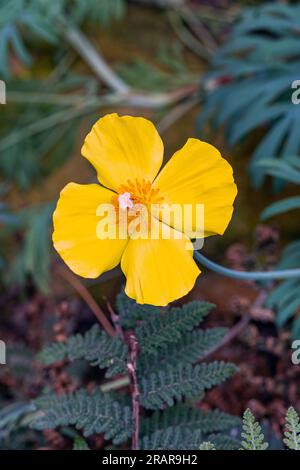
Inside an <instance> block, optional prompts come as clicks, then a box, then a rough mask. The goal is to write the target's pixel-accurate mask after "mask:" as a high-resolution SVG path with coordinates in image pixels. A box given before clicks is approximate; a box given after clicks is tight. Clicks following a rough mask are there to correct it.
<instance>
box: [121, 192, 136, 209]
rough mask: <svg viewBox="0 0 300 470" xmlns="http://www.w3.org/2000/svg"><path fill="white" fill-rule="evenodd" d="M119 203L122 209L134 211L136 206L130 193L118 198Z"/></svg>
mask: <svg viewBox="0 0 300 470" xmlns="http://www.w3.org/2000/svg"><path fill="white" fill-rule="evenodd" d="M118 203H119V207H120V208H121V209H132V208H133V204H134V203H133V201H132V199H131V194H130V193H129V192H128V191H126V192H125V193H123V194H120V195H119V196H118Z"/></svg>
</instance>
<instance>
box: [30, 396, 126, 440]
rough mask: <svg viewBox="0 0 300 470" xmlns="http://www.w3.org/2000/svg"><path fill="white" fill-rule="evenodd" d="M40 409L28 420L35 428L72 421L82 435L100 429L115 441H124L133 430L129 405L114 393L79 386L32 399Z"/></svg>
mask: <svg viewBox="0 0 300 470" xmlns="http://www.w3.org/2000/svg"><path fill="white" fill-rule="evenodd" d="M34 403H35V406H36V409H37V410H39V411H40V412H39V413H38V416H37V418H36V419H35V420H34V421H33V422H32V423H31V427H32V428H34V429H38V430H41V429H53V428H56V427H58V426H69V425H74V426H75V427H76V428H77V429H82V430H83V434H84V436H85V437H88V436H90V435H92V434H95V433H96V434H98V433H103V434H104V437H105V438H106V439H108V440H110V439H112V441H113V443H114V444H120V443H122V442H126V441H127V439H128V438H129V437H130V436H131V433H132V420H131V408H130V407H128V406H122V405H121V404H120V403H119V402H118V401H117V400H116V399H115V398H114V396H112V395H110V394H107V393H106V394H105V393H102V392H101V391H99V390H97V391H96V392H94V393H92V394H88V393H87V391H86V390H83V389H82V390H79V391H77V392H75V393H70V394H66V395H61V396H57V395H50V396H49V395H48V396H44V397H41V398H38V399H37V400H35V402H34Z"/></svg>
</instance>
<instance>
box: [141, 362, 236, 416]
mask: <svg viewBox="0 0 300 470" xmlns="http://www.w3.org/2000/svg"><path fill="white" fill-rule="evenodd" d="M236 370H237V368H236V366H234V365H233V364H229V363H228V364H226V363H224V362H217V361H216V362H212V363H210V364H199V365H196V366H195V367H192V366H190V365H185V364H178V365H177V366H173V367H168V368H167V369H166V370H163V371H158V372H156V373H152V374H150V375H147V376H145V377H142V378H141V380H140V393H141V395H140V402H141V405H142V406H144V407H145V408H148V409H162V408H164V407H165V406H166V405H168V406H173V405H174V402H175V400H182V398H183V397H188V398H191V397H196V396H198V397H199V395H200V396H203V393H204V390H205V389H209V388H211V387H213V386H214V385H217V384H219V383H221V382H223V381H224V380H226V379H227V378H228V377H230V376H231V375H233V374H234V373H235V372H236Z"/></svg>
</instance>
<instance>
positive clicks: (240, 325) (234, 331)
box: [199, 291, 267, 362]
mask: <svg viewBox="0 0 300 470" xmlns="http://www.w3.org/2000/svg"><path fill="white" fill-rule="evenodd" d="M266 297H267V293H266V292H265V291H262V292H260V293H259V294H258V296H257V298H256V299H255V302H254V303H253V305H252V307H251V308H253V307H260V306H261V305H263V303H264V301H265V300H266ZM250 320H251V315H250V314H247V315H244V316H243V317H242V318H241V319H240V320H239V321H238V322H237V323H236V324H235V325H234V326H233V327H232V328H230V330H229V331H228V333H227V334H226V335H225V336H224V338H223V339H222V341H220V342H219V343H218V344H216V345H215V346H213V347H212V348H211V349H209V350H208V351H206V353H205V354H204V355H203V356H201V358H200V360H199V362H202V361H203V360H206V359H207V358H208V357H210V356H211V355H212V354H214V353H215V352H217V351H219V349H221V348H222V347H223V346H225V344H227V343H230V342H231V341H232V340H233V339H234V338H235V337H236V336H238V335H239V334H240V333H241V332H242V331H243V329H244V328H246V326H247V325H248V324H249V323H250Z"/></svg>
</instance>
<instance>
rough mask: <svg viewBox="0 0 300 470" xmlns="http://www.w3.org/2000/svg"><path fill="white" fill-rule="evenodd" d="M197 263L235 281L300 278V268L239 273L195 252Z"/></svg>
mask: <svg viewBox="0 0 300 470" xmlns="http://www.w3.org/2000/svg"><path fill="white" fill-rule="evenodd" d="M194 257H195V259H196V261H197V262H198V263H200V264H202V265H203V266H205V267H206V268H208V269H211V270H212V271H214V272H216V273H218V274H223V275H224V276H227V277H232V278H233V279H241V280H244V281H248V280H249V281H251V280H252V281H269V280H272V279H290V278H294V277H299V278H300V268H297V269H283V270H275V271H252V272H249V271H237V270H235V269H229V268H225V267H224V266H221V265H220V264H217V263H215V262H214V261H211V260H210V259H208V258H206V256H203V255H202V254H200V253H199V252H198V251H195V252H194Z"/></svg>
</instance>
